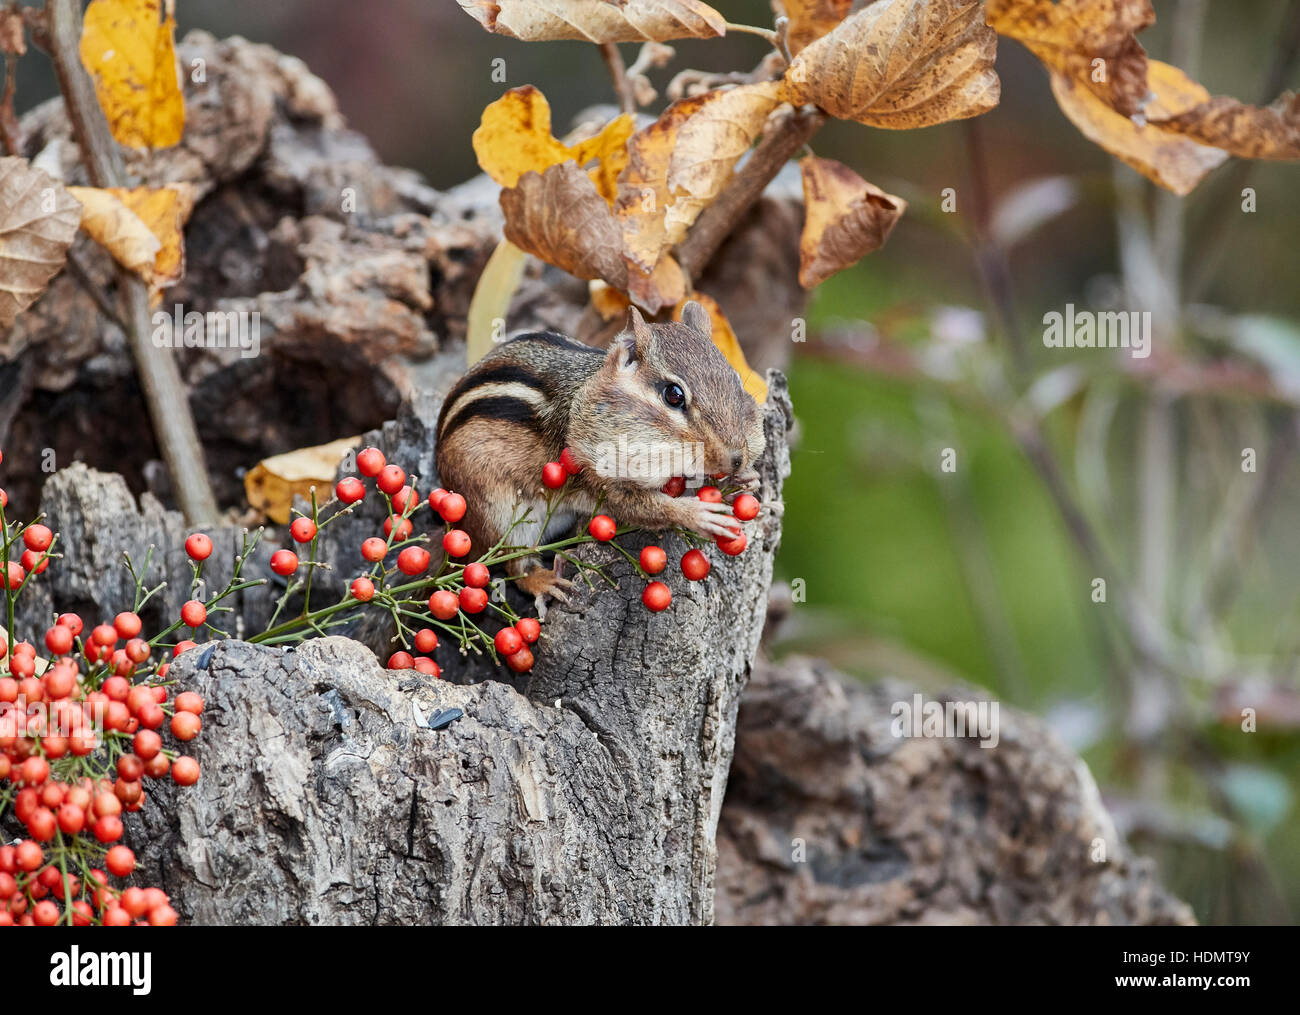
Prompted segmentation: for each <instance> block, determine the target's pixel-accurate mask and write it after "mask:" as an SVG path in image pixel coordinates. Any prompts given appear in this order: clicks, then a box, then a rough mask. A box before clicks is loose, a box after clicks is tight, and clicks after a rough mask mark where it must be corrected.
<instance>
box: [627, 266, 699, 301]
mask: <svg viewBox="0 0 1300 1015" xmlns="http://www.w3.org/2000/svg"><path fill="white" fill-rule="evenodd" d="M627 294H628V296H630V297H631V298H632V299H633V300H634V301H635V302H636V303H638V304H639V305H640V306H643V307H645V309H646V311H647V312H648V313H651V314H657V313H659V311H660V310H661V309H662V308H664V307H667V306H672V305H673V304H674V303H677V302H679V301H680V300H682V299H683V298H684V297H685V294H686V275H685V274H684V273H683V272H682V268H681V265H679V264H678V263H677V261H676V260H675V259H674V258H673V257H672V256H671V255H670V254H664V256H663V257H661V258H659V263H658V264H656V265H655V270H654V271H652V272H649V273H647V272H643V271H642V270H641V269H640V268H638V267H636V265H634V264H629V265H628V266H627Z"/></svg>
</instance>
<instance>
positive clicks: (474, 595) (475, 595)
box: [460, 588, 488, 613]
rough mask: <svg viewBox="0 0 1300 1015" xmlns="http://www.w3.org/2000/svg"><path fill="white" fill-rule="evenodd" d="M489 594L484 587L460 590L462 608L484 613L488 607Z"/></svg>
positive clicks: (468, 611)
mask: <svg viewBox="0 0 1300 1015" xmlns="http://www.w3.org/2000/svg"><path fill="white" fill-rule="evenodd" d="M487 604H488V594H487V593H486V592H485V591H484V590H483V589H476V588H464V589H461V590H460V608H461V609H462V610H464V611H465V612H466V613H482V612H483V611H484V610H486V609H487Z"/></svg>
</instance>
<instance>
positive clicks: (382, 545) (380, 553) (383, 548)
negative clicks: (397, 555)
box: [361, 536, 388, 564]
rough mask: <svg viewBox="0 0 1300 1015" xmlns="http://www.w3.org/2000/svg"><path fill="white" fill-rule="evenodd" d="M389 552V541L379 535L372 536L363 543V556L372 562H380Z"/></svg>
mask: <svg viewBox="0 0 1300 1015" xmlns="http://www.w3.org/2000/svg"><path fill="white" fill-rule="evenodd" d="M387 553H388V541H387V540H384V539H380V538H379V537H378V536H371V537H370V538H369V539H367V540H366V541H365V542H364V543H362V544H361V556H362V557H364V558H365V559H366V560H368V561H370V563H372V564H378V563H379V562H380V561H381V560H383V559H384V555H385V554H387Z"/></svg>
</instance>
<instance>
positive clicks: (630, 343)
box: [609, 307, 654, 370]
mask: <svg viewBox="0 0 1300 1015" xmlns="http://www.w3.org/2000/svg"><path fill="white" fill-rule="evenodd" d="M653 340H654V333H653V332H652V331H651V330H650V325H648V324H646V322H645V318H644V317H642V316H641V311H639V310H637V308H636V307H628V312H627V328H626V329H624V330H623V331H621V332H619V334H618V336H617V337H616V338H615V339H614V345H613V347H612V348H611V349H610V351H609V352H610V356H612V357H613V358H614V362H615V363H616V364H617V365H618V368H619V369H620V370H635V369H636V367H637V364H638V363H640V362H641V361H642V360H643V359H645V357H646V353H647V351H648V350H649V348H650V343H651V342H652V341H653Z"/></svg>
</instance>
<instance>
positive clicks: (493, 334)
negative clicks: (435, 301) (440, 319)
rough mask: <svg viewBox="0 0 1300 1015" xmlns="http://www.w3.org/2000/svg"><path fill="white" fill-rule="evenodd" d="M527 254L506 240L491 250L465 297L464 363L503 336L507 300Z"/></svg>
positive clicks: (470, 362)
mask: <svg viewBox="0 0 1300 1015" xmlns="http://www.w3.org/2000/svg"><path fill="white" fill-rule="evenodd" d="M527 261H528V255H527V254H525V253H524V252H523V251H522V250H520V249H519V248H518V247H516V246H515V245H514V244H513V243H511V242H510V241H509V240H502V241H501V242H500V243H498V244H497V247H496V249H495V250H494V251H492V256H491V257H489V258H488V260H487V264H485V265H484V266H483V273H482V274H481V275H479V277H478V283H477V284H476V285H475V286H474V295H473V296H472V297H470V301H469V316H468V318H467V321H466V329H465V365H466V367H472V366H473V365H474V364H475V363H477V362H478V361H479V360H481V359H482V358H483V357H484V356H486V355H487V354H488V351H489V350H490V349H491V348H492V345H493V343H494V342H499V341H500V340H501V339H502V338H504V337H505V319H506V314H507V312H508V311H509V310H510V301H511V300H512V299H514V295H515V290H516V289H518V288H519V282H520V279H522V278H523V276H524V265H525V264H526V263H527Z"/></svg>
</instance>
